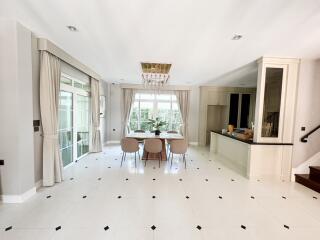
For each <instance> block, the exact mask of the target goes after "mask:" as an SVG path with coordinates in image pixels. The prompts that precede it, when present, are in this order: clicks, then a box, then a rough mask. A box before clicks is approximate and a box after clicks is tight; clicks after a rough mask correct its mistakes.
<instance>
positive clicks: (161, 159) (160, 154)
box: [159, 152, 162, 168]
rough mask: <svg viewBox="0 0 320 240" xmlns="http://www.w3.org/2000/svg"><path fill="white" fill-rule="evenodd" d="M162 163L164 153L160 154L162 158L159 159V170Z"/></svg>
mask: <svg viewBox="0 0 320 240" xmlns="http://www.w3.org/2000/svg"><path fill="white" fill-rule="evenodd" d="M161 161H162V152H160V157H159V168H160V166H161Z"/></svg>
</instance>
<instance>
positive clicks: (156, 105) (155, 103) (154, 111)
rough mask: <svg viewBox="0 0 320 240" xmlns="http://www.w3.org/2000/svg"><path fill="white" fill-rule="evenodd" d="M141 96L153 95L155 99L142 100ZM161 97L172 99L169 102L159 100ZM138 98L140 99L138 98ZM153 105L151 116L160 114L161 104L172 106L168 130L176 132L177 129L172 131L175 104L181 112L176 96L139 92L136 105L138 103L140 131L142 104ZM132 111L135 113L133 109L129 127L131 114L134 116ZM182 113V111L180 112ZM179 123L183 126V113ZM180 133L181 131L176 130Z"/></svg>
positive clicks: (135, 100)
mask: <svg viewBox="0 0 320 240" xmlns="http://www.w3.org/2000/svg"><path fill="white" fill-rule="evenodd" d="M141 94H148V95H153V96H154V97H153V99H151V98H150V99H145V98H142V99H141ZM159 95H169V96H170V99H168V100H165V99H158V98H159V97H158V96H159ZM137 96H138V97H137ZM143 102H145V103H152V112H151V115H158V113H159V103H160V104H161V103H169V104H170V109H169V110H170V113H171V114H170V119H169V121H168V126H167V130H175V129H172V126H173V122H174V121H173V119H174V117H173V116H174V114H172V113H173V111H174V110H173V105H174V104H177V106H178V110H179V105H178V101H177V99H176V95H175V94H174V93H149V92H137V93H135V96H134V103H133V105H134V104H136V103H138V113H137V115H138V117H137V126H138V129H141V103H143ZM132 111H133V107H132V109H131V112H130V118H129V126H130V122H131V114H132ZM179 112H180V110H179ZM179 122H180V124H182V118H181V113H180V119H179ZM176 130H177V131H178V132H180V129H176Z"/></svg>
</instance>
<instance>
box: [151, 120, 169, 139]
mask: <svg viewBox="0 0 320 240" xmlns="http://www.w3.org/2000/svg"><path fill="white" fill-rule="evenodd" d="M148 121H149V122H148V124H149V125H150V126H151V127H152V128H153V129H155V132H154V133H155V135H156V136H159V135H160V133H161V132H160V127H162V126H165V125H167V123H166V122H165V121H161V120H160V118H159V117H156V119H148Z"/></svg>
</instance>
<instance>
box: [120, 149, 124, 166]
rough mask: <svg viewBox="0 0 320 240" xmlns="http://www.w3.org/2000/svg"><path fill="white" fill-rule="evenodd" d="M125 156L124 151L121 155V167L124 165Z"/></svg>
mask: <svg viewBox="0 0 320 240" xmlns="http://www.w3.org/2000/svg"><path fill="white" fill-rule="evenodd" d="M123 158H124V152H122V157H121V164H120V167H122V162H123Z"/></svg>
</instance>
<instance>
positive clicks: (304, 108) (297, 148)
mask: <svg viewBox="0 0 320 240" xmlns="http://www.w3.org/2000/svg"><path fill="white" fill-rule="evenodd" d="M319 124H320V60H308V59H303V60H302V61H301V64H300V72H299V86H298V95H297V104H296V119H295V128H294V146H293V160H292V167H297V166H298V165H300V164H301V163H303V162H305V161H306V160H308V159H309V158H310V157H311V156H313V155H314V154H316V153H317V152H320V130H318V131H317V132H315V133H314V134H313V135H311V136H310V137H309V139H308V142H307V143H302V142H301V141H300V138H301V137H302V136H303V135H304V134H305V133H307V132H308V131H310V130H312V129H313V128H314V127H316V126H317V125H319ZM301 127H306V131H301Z"/></svg>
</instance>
